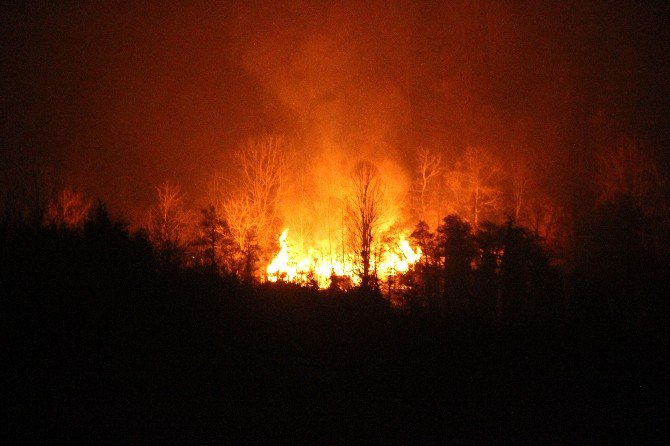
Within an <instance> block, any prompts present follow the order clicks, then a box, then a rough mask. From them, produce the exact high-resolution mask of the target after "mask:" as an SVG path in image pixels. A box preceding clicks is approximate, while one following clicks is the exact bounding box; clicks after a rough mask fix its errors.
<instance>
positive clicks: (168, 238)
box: [147, 181, 192, 267]
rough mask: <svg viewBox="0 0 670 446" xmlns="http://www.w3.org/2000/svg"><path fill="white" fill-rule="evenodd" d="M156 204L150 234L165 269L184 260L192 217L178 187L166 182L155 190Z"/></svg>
mask: <svg viewBox="0 0 670 446" xmlns="http://www.w3.org/2000/svg"><path fill="white" fill-rule="evenodd" d="M156 194H157V203H156V204H155V205H154V207H153V208H152V209H151V210H150V211H149V218H148V220H147V232H148V235H149V240H150V241H151V242H152V244H153V245H154V247H155V248H156V251H157V252H158V254H159V257H160V258H161V262H162V264H163V266H164V267H165V266H169V265H176V264H179V263H181V261H182V260H183V254H184V250H185V248H186V243H187V237H188V234H187V231H188V230H189V228H190V224H191V222H192V217H191V214H190V213H189V212H188V211H187V210H186V209H185V207H184V195H183V194H182V192H181V187H180V186H179V185H178V184H174V183H170V182H169V181H166V182H165V183H163V184H161V185H160V186H158V187H157V188H156Z"/></svg>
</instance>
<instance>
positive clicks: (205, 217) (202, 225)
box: [192, 205, 235, 275]
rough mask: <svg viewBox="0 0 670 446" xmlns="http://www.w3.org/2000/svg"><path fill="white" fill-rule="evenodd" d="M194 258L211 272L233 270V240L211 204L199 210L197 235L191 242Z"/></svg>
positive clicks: (229, 272)
mask: <svg viewBox="0 0 670 446" xmlns="http://www.w3.org/2000/svg"><path fill="white" fill-rule="evenodd" d="M192 245H193V247H194V248H196V252H195V254H196V259H197V261H198V264H199V265H202V266H203V267H205V268H206V269H207V270H208V271H209V272H210V273H211V274H213V275H215V274H220V273H224V274H231V273H233V272H234V271H235V268H234V266H233V264H234V256H235V253H234V252H233V245H234V243H233V240H232V236H231V235H230V229H229V228H228V224H227V223H226V221H225V220H224V219H223V218H221V215H220V214H219V212H218V211H217V210H216V208H215V207H214V206H213V205H210V206H208V207H206V208H203V209H201V210H200V221H199V223H198V228H197V237H196V238H195V240H194V241H193V243H192Z"/></svg>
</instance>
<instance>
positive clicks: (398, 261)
mask: <svg viewBox="0 0 670 446" xmlns="http://www.w3.org/2000/svg"><path fill="white" fill-rule="evenodd" d="M288 231H289V230H288V228H287V229H284V231H283V232H282V233H281V235H280V236H279V246H280V250H279V252H278V253H277V255H276V256H275V257H274V259H273V260H272V262H270V264H269V265H268V267H267V269H266V273H267V280H268V281H270V282H277V281H285V282H293V283H306V282H308V281H312V280H313V281H315V283H316V284H318V286H319V288H327V287H328V286H330V283H331V278H332V277H333V276H338V277H341V278H346V279H348V280H350V281H351V283H352V284H354V285H357V284H359V283H360V278H359V277H358V275H357V269H356V261H355V256H354V255H353V254H347V253H343V254H341V255H340V256H338V257H334V256H332V255H330V256H329V255H324V254H323V253H321V252H320V251H318V250H316V249H313V248H310V249H308V250H307V252H304V251H302V250H299V249H296V247H295V246H293V245H291V244H290V243H289V242H288V240H287V239H288ZM421 255H422V253H421V249H420V248H418V247H417V248H416V249H413V248H412V246H411V245H410V243H409V242H408V241H407V239H406V238H405V236H404V235H403V234H399V235H398V241H397V244H396V245H395V246H391V247H389V248H388V249H386V250H383V251H382V252H380V253H379V255H378V256H377V259H372V265H371V269H372V270H373V271H376V272H377V275H378V277H388V276H395V275H396V274H398V273H404V272H407V271H408V270H409V268H410V267H411V266H412V265H413V264H415V263H416V262H417V261H418V260H419V259H420V258H421Z"/></svg>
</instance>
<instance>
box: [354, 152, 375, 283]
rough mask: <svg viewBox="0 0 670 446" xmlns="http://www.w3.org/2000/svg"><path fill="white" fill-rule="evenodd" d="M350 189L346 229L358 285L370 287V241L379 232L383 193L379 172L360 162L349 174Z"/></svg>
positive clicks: (366, 163) (372, 166)
mask: <svg viewBox="0 0 670 446" xmlns="http://www.w3.org/2000/svg"><path fill="white" fill-rule="evenodd" d="M350 181H351V190H350V193H349V195H348V197H347V229H348V232H349V234H350V237H351V242H352V245H353V248H354V249H355V252H356V255H357V257H358V264H359V267H360V278H361V286H362V287H363V288H369V287H370V285H371V281H370V279H371V276H370V271H371V256H372V242H373V239H374V237H375V236H376V235H377V232H378V230H379V222H380V219H381V215H382V211H383V207H384V204H383V197H384V190H383V185H382V182H381V178H380V176H379V169H377V167H376V166H375V165H374V164H372V163H370V162H367V161H360V162H358V163H357V164H356V165H355V166H354V169H353V170H352V172H351V176H350Z"/></svg>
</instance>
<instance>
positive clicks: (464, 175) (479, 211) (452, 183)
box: [447, 147, 503, 232]
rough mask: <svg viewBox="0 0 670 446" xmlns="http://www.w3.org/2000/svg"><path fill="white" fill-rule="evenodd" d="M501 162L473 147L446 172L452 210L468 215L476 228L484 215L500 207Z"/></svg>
mask: <svg viewBox="0 0 670 446" xmlns="http://www.w3.org/2000/svg"><path fill="white" fill-rule="evenodd" d="M502 175H503V170H502V168H501V165H500V162H499V161H498V160H497V159H496V158H494V157H493V156H491V155H490V154H488V153H487V152H485V151H484V150H483V149H480V148H473V147H470V148H468V149H467V150H466V152H465V154H464V155H463V157H462V158H461V159H460V160H459V161H458V162H457V163H456V168H455V169H454V170H453V171H451V172H449V174H448V175H447V186H448V188H449V190H450V191H451V194H452V199H453V211H454V212H455V213H456V214H458V215H460V216H461V217H463V218H465V219H466V221H467V222H468V223H470V224H471V226H472V229H473V230H474V231H475V232H476V231H477V229H478V228H479V223H480V222H481V221H482V218H483V217H490V216H491V214H492V213H493V212H494V211H497V210H499V209H500V206H501V195H502V191H501V189H500V180H501V178H502Z"/></svg>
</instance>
